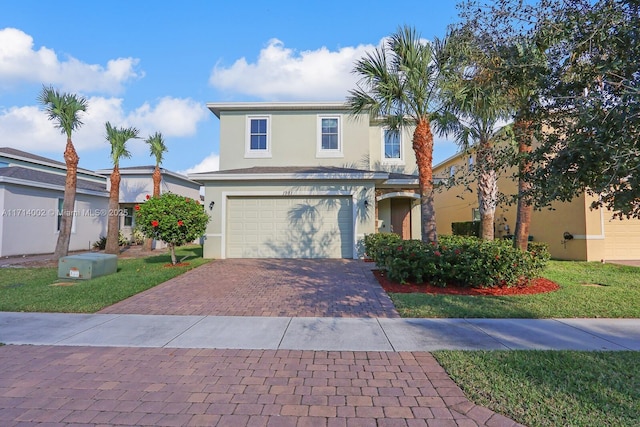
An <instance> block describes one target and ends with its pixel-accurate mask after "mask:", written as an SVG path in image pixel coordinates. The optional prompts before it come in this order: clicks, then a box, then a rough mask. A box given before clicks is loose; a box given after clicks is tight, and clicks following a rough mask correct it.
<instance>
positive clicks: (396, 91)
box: [347, 26, 445, 242]
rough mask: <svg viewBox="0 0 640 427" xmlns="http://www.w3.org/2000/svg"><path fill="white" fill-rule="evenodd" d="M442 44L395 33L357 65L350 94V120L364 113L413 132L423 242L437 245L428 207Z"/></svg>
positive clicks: (430, 206) (410, 32)
mask: <svg viewBox="0 0 640 427" xmlns="http://www.w3.org/2000/svg"><path fill="white" fill-rule="evenodd" d="M444 45H445V42H444V41H440V40H438V39H435V40H434V41H433V42H430V43H429V42H425V41H424V40H422V39H421V38H420V36H419V35H418V33H417V32H416V30H415V29H413V28H410V27H407V26H405V27H402V28H399V29H398V31H397V32H396V33H395V34H393V35H391V36H390V37H389V38H388V39H387V40H386V42H385V43H384V45H383V46H381V47H379V48H377V49H375V50H374V51H373V52H370V53H368V54H367V55H366V56H365V57H364V58H362V59H360V60H359V61H357V62H356V65H355V68H354V73H356V74H357V75H359V76H360V77H361V79H360V81H359V83H358V85H357V88H356V89H354V90H351V91H349V96H348V97H347V105H348V106H349V107H350V109H351V112H352V114H359V113H362V112H369V114H370V115H371V116H372V117H373V118H376V119H380V120H381V122H382V124H383V125H384V126H387V127H388V128H389V129H391V130H392V131H396V132H398V131H400V130H401V129H403V128H406V127H412V128H413V129H414V131H413V150H414V152H415V155H416V163H417V166H418V178H419V183H420V194H421V213H422V227H421V229H422V240H423V241H425V242H435V241H437V238H438V237H437V233H436V215H435V209H434V203H433V195H434V192H433V134H432V132H431V122H430V120H431V116H432V113H433V112H434V111H435V110H436V104H437V103H438V85H439V80H440V63H439V54H440V51H441V50H442V48H443V46H444Z"/></svg>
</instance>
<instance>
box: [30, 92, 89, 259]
mask: <svg viewBox="0 0 640 427" xmlns="http://www.w3.org/2000/svg"><path fill="white" fill-rule="evenodd" d="M38 102H40V104H42V105H43V106H44V111H45V112H46V113H47V115H48V116H49V120H51V121H53V122H55V126H56V127H57V128H60V131H61V133H63V134H66V135H67V145H66V147H65V150H64V161H65V164H66V166H67V176H66V179H65V183H64V198H63V201H62V212H61V214H62V218H61V219H60V232H59V234H58V241H57V243H56V249H55V252H54V254H53V256H54V258H55V259H59V258H61V257H63V256H66V255H67V254H68V253H69V242H70V240H71V226H72V223H73V210H74V204H75V201H76V185H77V183H78V161H79V160H80V158H79V157H78V153H77V152H76V149H75V147H74V146H73V141H71V134H72V133H73V131H74V130H76V129H78V128H79V127H80V126H82V121H81V120H80V112H86V111H87V107H88V102H87V100H86V98H84V97H82V96H78V95H75V94H71V93H60V92H58V91H57V90H56V89H54V88H53V87H51V86H49V87H45V86H43V87H42V91H41V92H40V95H39V96H38Z"/></svg>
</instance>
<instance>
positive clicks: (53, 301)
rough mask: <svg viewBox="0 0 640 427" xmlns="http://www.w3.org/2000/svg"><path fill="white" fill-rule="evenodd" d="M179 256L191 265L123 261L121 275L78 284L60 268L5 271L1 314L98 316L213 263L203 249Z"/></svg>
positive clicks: (158, 259) (153, 259) (161, 259)
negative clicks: (60, 273)
mask: <svg viewBox="0 0 640 427" xmlns="http://www.w3.org/2000/svg"><path fill="white" fill-rule="evenodd" d="M176 253H177V257H178V259H180V258H182V257H184V256H188V258H187V259H186V260H185V262H186V263H189V265H187V266H181V267H167V266H166V264H168V263H171V257H170V255H169V254H168V253H165V254H162V255H154V256H150V257H146V258H137V259H119V260H118V272H117V273H115V274H111V275H108V276H102V277H98V278H95V279H91V280H79V281H74V282H70V281H69V280H59V279H58V278H57V275H58V269H57V268H51V267H49V268H2V269H0V311H33V312H62V313H94V312H96V311H98V310H100V309H102V308H104V307H107V306H110V305H112V304H115V303H116V302H118V301H122V300H124V299H126V298H129V297H130V296H132V295H135V294H137V293H139V292H142V291H144V290H147V289H149V288H152V287H154V286H156V285H158V284H160V283H162V282H165V281H167V280H169V279H171V278H173V277H176V276H178V275H180V274H182V273H184V272H185V271H188V270H191V269H192V268H195V267H198V266H200V265H202V264H205V263H206V262H208V261H209V260H205V259H203V258H202V248H201V247H199V246H187V247H182V248H178V249H177V251H176ZM61 282H62V284H63V285H60V283H61ZM65 283H72V285H71V286H64V284H65Z"/></svg>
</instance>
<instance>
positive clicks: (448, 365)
mask: <svg viewBox="0 0 640 427" xmlns="http://www.w3.org/2000/svg"><path fill="white" fill-rule="evenodd" d="M433 355H434V356H435V358H436V359H437V360H438V362H440V364H441V365H442V366H443V367H444V369H445V370H446V371H447V372H448V373H449V375H450V376H451V377H452V378H453V380H454V381H455V382H456V383H457V384H458V385H459V386H460V388H461V389H462V390H463V391H464V393H465V395H466V396H467V397H468V398H469V400H471V401H472V402H474V403H476V404H478V405H482V406H486V407H488V408H490V409H491V410H493V411H495V412H498V413H501V414H503V415H505V416H507V417H509V418H512V419H513V420H515V421H517V422H519V423H521V424H524V425H527V426H530V427H539V426H540V427H542V426H575V427H580V426H584V427H592V426H638V425H640V418H639V417H640V363H639V362H640V356H639V355H640V353H639V352H633V351H622V352H583V351H436V352H433Z"/></svg>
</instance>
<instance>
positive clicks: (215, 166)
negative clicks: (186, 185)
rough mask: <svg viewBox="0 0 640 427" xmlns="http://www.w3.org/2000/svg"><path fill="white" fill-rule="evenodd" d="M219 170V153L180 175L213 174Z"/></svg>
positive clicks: (212, 154) (209, 156)
mask: <svg viewBox="0 0 640 427" xmlns="http://www.w3.org/2000/svg"><path fill="white" fill-rule="evenodd" d="M219 169H220V156H219V155H218V154H217V153H211V154H210V155H208V156H207V157H205V158H204V159H203V160H202V161H201V162H200V163H198V164H197V165H195V166H194V167H191V168H188V169H185V170H183V171H180V172H178V173H181V174H183V175H187V174H190V173H198V172H213V171H217V170H219Z"/></svg>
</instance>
